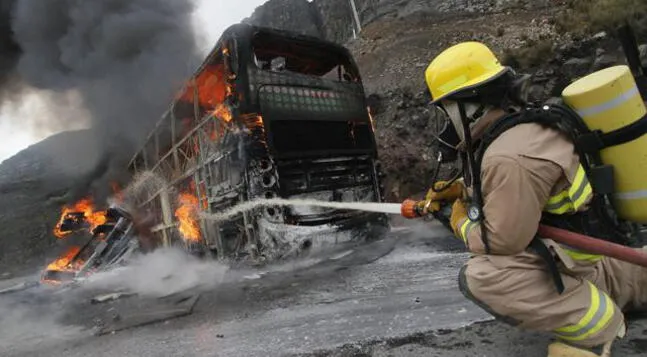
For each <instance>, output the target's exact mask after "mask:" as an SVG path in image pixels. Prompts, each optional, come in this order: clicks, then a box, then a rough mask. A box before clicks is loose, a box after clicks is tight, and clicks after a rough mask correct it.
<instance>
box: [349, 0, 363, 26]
mask: <svg viewBox="0 0 647 357" xmlns="http://www.w3.org/2000/svg"><path fill="white" fill-rule="evenodd" d="M348 1H349V2H350V9H351V11H352V12H353V19H354V20H355V28H356V31H353V32H357V33H358V34H359V33H360V32H362V24H361V22H360V21H359V14H358V13H357V6H355V0H348ZM354 35H355V34H354Z"/></svg>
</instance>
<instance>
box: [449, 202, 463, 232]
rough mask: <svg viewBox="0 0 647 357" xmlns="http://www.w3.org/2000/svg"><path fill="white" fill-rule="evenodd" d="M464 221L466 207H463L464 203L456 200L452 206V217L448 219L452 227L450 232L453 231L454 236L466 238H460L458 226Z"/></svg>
mask: <svg viewBox="0 0 647 357" xmlns="http://www.w3.org/2000/svg"><path fill="white" fill-rule="evenodd" d="M465 219H467V207H466V206H465V202H463V201H462V200H460V199H458V200H456V201H454V205H453V206H452V215H451V216H450V217H449V223H450V224H451V226H452V230H453V231H454V234H455V235H456V236H457V237H461V238H464V239H465V238H467V237H462V236H461V229H460V226H459V225H460V224H461V222H463V221H464V220H465Z"/></svg>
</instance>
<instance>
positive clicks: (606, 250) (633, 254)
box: [401, 200, 647, 267]
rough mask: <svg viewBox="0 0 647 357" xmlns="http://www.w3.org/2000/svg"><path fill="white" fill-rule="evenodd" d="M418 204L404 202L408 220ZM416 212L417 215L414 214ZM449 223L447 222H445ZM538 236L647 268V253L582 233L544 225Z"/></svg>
mask: <svg viewBox="0 0 647 357" xmlns="http://www.w3.org/2000/svg"><path fill="white" fill-rule="evenodd" d="M417 204H418V203H417V202H416V201H413V200H405V201H404V202H402V211H401V212H402V215H403V216H404V217H407V218H413V216H412V215H413V214H417V215H418V216H420V213H419V212H417V211H416V210H415V208H414V207H416V205H417ZM414 212H415V213H414ZM434 217H435V218H438V219H439V220H441V221H446V217H442V216H440V215H438V214H434ZM443 223H445V224H446V223H447V222H443ZM537 234H539V236H541V237H542V238H546V239H552V240H554V241H555V242H558V243H562V244H565V245H568V246H569V247H572V248H575V249H581V250H583V251H586V252H588V253H591V254H599V255H604V256H607V257H610V258H615V259H618V260H621V261H624V262H627V263H631V264H635V265H639V266H642V267H647V251H641V250H640V249H634V248H631V247H627V246H624V245H620V244H617V243H613V242H609V241H606V240H602V239H599V238H595V237H591V236H587V235H584V234H580V233H575V232H571V231H567V230H565V229H561V228H555V227H551V226H547V225H544V224H540V225H539V229H538V230H537Z"/></svg>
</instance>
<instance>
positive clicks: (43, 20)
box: [0, 0, 200, 195]
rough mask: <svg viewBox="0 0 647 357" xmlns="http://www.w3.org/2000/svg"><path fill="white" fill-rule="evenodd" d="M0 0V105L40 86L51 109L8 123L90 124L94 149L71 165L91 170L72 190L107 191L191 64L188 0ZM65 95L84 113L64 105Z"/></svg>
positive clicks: (195, 58)
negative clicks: (76, 98)
mask: <svg viewBox="0 0 647 357" xmlns="http://www.w3.org/2000/svg"><path fill="white" fill-rule="evenodd" d="M0 1H1V2H0V21H1V22H0V31H1V32H0V51H1V53H0V80H1V81H2V82H1V83H0V95H1V96H2V97H0V101H1V102H2V103H0V104H2V105H7V104H15V103H16V102H17V101H20V100H21V97H22V96H23V95H25V94H26V93H29V92H30V91H32V92H33V91H37V92H38V93H47V96H48V98H49V99H48V103H51V104H52V106H56V108H52V111H51V116H45V117H42V116H40V117H39V118H24V117H21V118H10V120H14V121H16V123H17V124H20V125H22V126H23V127H25V128H32V130H46V129H48V128H53V129H60V128H65V127H67V126H69V125H72V124H75V123H80V122H85V123H90V124H91V130H90V131H89V132H90V135H93V136H94V140H93V142H94V143H95V144H94V147H90V148H79V150H78V151H77V154H78V155H77V156H78V157H75V158H73V162H74V165H72V166H74V167H79V166H84V165H85V166H86V167H91V170H90V171H91V172H92V176H93V177H90V178H85V179H81V180H79V185H80V187H76V189H77V191H78V192H77V193H78V194H79V195H85V194H87V193H89V192H85V191H88V189H92V188H98V189H104V188H105V189H109V184H108V181H109V180H112V179H114V178H115V176H122V174H124V170H125V164H126V161H127V160H128V159H129V158H130V156H131V155H132V154H133V153H134V151H135V149H136V148H137V147H138V146H139V145H141V144H142V142H143V140H144V138H145V137H146V135H147V133H148V132H149V131H150V130H151V129H152V127H153V125H154V123H155V122H156V121H157V120H158V119H159V118H160V116H161V114H162V113H163V112H164V110H165V109H166V108H167V106H168V105H169V103H170V100H171V99H172V97H173V95H174V93H175V92H176V91H177V90H178V89H179V88H180V87H181V85H182V82H183V81H184V80H186V79H187V77H188V76H189V75H190V73H191V72H192V70H193V69H195V67H196V66H197V64H198V63H199V61H200V55H199V51H198V48H197V45H196V43H195V36H194V32H193V23H192V13H193V10H194V6H193V1H192V0H0ZM70 93H74V94H76V95H77V96H79V97H80V99H81V100H80V102H81V105H82V106H83V109H84V112H85V113H88V114H87V116H88V117H78V116H79V114H78V113H79V111H78V110H74V111H72V110H69V111H68V110H66V107H65V105H66V104H65V103H68V101H66V99H67V98H68V97H69V95H70ZM70 109H71V108H70ZM75 109H78V108H75ZM59 159H60V161H61V163H62V164H64V163H65V162H66V158H59ZM70 175H71V176H73V175H74V172H70ZM82 182H83V183H82ZM86 186H88V187H86Z"/></svg>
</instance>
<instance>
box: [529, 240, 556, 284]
mask: <svg viewBox="0 0 647 357" xmlns="http://www.w3.org/2000/svg"><path fill="white" fill-rule="evenodd" d="M529 248H531V249H532V250H534V251H535V253H537V255H539V256H540V257H541V258H542V259H543V260H544V262H546V265H547V266H548V272H549V273H550V275H551V277H552V278H553V282H554V283H555V288H556V289H557V292H558V293H560V294H561V293H562V292H564V281H563V280H562V275H561V274H560V273H559V268H558V267H557V262H556V261H555V257H554V256H553V254H552V253H551V252H550V250H549V249H548V247H547V246H546V244H544V242H542V241H541V239H539V237H538V236H535V238H533V239H532V240H531V241H530V245H529Z"/></svg>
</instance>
